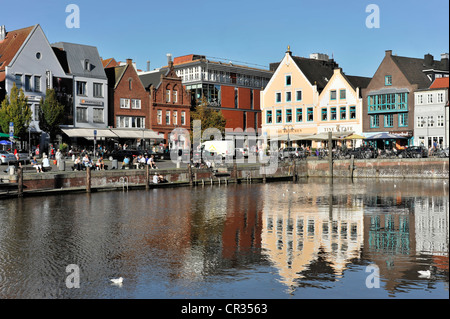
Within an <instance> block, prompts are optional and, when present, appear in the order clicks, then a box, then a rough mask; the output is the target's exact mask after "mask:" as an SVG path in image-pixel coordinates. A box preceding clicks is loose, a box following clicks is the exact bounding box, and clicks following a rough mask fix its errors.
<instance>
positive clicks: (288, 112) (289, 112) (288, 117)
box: [286, 109, 292, 123]
mask: <svg viewBox="0 0 450 319" xmlns="http://www.w3.org/2000/svg"><path fill="white" fill-rule="evenodd" d="M286 123H292V109H286Z"/></svg>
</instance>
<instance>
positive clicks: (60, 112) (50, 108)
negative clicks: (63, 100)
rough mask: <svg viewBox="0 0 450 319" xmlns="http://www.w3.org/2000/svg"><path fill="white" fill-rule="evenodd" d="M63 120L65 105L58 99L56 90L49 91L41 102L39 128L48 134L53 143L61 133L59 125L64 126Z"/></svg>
mask: <svg viewBox="0 0 450 319" xmlns="http://www.w3.org/2000/svg"><path fill="white" fill-rule="evenodd" d="M63 119H64V105H62V104H60V103H59V102H58V100H57V99H56V92H55V90H54V89H47V91H46V92H45V98H42V99H41V101H40V102H39V128H40V129H41V130H43V131H44V132H47V133H48V135H49V136H50V141H51V142H52V141H53V138H55V136H56V134H58V133H59V132H60V131H61V129H60V128H59V125H60V124H62V121H63Z"/></svg>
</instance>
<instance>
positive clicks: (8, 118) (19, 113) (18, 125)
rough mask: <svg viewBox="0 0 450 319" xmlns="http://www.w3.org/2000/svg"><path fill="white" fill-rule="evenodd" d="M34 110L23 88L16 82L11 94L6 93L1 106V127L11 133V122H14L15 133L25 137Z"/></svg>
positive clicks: (5, 131)
mask: <svg viewBox="0 0 450 319" xmlns="http://www.w3.org/2000/svg"><path fill="white" fill-rule="evenodd" d="M32 114H33V112H32V111H31V108H30V106H29V105H28V99H27V97H26V96H25V94H24V93H23V90H22V89H20V90H19V89H18V88H17V86H16V84H15V83H14V85H13V87H12V89H11V93H10V95H9V96H8V95H6V97H5V99H4V100H3V102H2V104H1V108H0V127H1V129H2V131H3V132H4V133H9V122H13V123H14V135H16V136H18V137H19V138H24V137H26V135H27V129H28V126H29V125H30V122H31V118H32Z"/></svg>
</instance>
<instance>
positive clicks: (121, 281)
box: [111, 277, 123, 285]
mask: <svg viewBox="0 0 450 319" xmlns="http://www.w3.org/2000/svg"><path fill="white" fill-rule="evenodd" d="M111 282H112V283H113V284H114V285H121V284H122V283H123V278H122V277H119V278H113V279H111Z"/></svg>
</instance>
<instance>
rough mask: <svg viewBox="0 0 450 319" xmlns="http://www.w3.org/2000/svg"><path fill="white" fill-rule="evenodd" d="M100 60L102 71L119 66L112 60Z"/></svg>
mask: <svg viewBox="0 0 450 319" xmlns="http://www.w3.org/2000/svg"><path fill="white" fill-rule="evenodd" d="M101 60H102V64H103V68H104V69H106V68H113V67H116V66H118V65H119V63H118V62H117V61H116V60H115V59H114V58H109V59H106V60H103V59H101Z"/></svg>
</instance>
